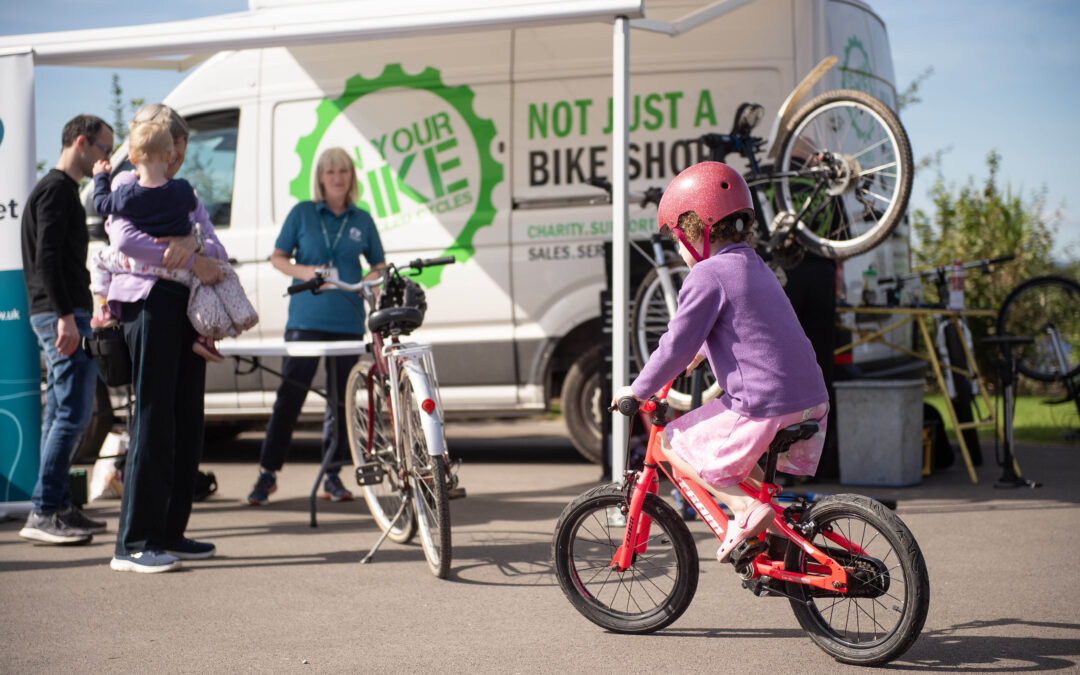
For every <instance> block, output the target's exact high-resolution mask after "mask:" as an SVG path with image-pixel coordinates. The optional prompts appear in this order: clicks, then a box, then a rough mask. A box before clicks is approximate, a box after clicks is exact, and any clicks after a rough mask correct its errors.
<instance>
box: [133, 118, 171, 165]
mask: <svg viewBox="0 0 1080 675" xmlns="http://www.w3.org/2000/svg"><path fill="white" fill-rule="evenodd" d="M128 144H129V145H128V154H129V155H130V156H131V161H132V162H135V163H139V162H144V161H146V160H148V159H160V160H162V161H168V159H169V155H170V154H171V153H172V151H173V137H172V134H170V133H169V128H168V127H167V126H165V125H164V124H162V123H161V122H159V121H157V120H150V121H147V122H135V121H132V123H131V137H130V138H129V140H128Z"/></svg>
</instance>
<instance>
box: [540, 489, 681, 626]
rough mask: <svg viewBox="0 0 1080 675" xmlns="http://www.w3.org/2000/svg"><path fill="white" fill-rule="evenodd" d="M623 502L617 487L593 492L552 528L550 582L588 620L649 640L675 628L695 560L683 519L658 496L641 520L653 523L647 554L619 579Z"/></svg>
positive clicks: (636, 558)
mask: <svg viewBox="0 0 1080 675" xmlns="http://www.w3.org/2000/svg"><path fill="white" fill-rule="evenodd" d="M625 506H626V499H625V497H624V496H623V494H622V492H621V491H620V489H619V486H618V485H613V484H608V485H600V486H597V487H595V488H593V489H591V490H589V491H588V492H586V493H585V494H583V495H581V496H580V497H578V498H577V499H575V500H574V501H573V502H571V503H570V504H569V505H567V507H566V508H565V509H563V512H562V515H560V516H559V522H558V525H557V526H556V527H555V538H554V542H553V544H552V557H553V558H554V563H555V576H556V577H557V578H558V580H559V586H560V587H561V588H562V591H563V593H565V594H566V597H567V599H569V600H570V604H572V605H573V606H574V608H575V609H577V610H578V611H579V612H581V613H582V615H584V616H585V618H586V619H588V620H589V621H592V622H593V623H595V624H596V625H598V626H601V627H603V628H606V629H607V630H612V631H616V632H619V633H651V632H653V631H656V630H660V629H661V628H663V627H664V626H667V625H669V624H670V623H671V622H672V621H675V620H676V619H678V618H679V617H680V616H682V613H683V612H684V611H686V608H687V607H689V606H690V601H691V600H692V599H693V598H694V592H695V591H696V590H697V583H698V555H697V547H696V546H695V545H694V538H693V537H692V536H691V535H690V530H688V529H687V528H686V523H684V522H683V520H682V518H681V517H679V515H678V514H677V513H676V512H675V510H674V509H672V508H671V507H670V506H668V504H667V503H665V502H664V500H662V499H660V498H659V497H657V496H656V495H652V494H650V495H646V497H645V503H644V505H643V507H642V515H645V516H648V517H649V518H651V519H652V524H651V529H650V530H649V540H648V548H647V550H646V551H645V552H643V553H638V554H636V555H635V556H634V559H633V563H632V564H631V565H630V567H629V568H628V569H626V570H625V571H623V572H617V571H615V570H614V569H612V567H611V560H612V557H613V556H614V555H615V551H616V549H618V548H619V545H620V544H622V539H623V534H624V532H625V524H621V523H623V522H624V519H623V518H620V517H619V516H621V512H620V511H621V509H623V508H624V507H625Z"/></svg>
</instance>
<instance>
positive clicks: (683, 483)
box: [553, 384, 930, 666]
mask: <svg viewBox="0 0 1080 675" xmlns="http://www.w3.org/2000/svg"><path fill="white" fill-rule="evenodd" d="M670 386H671V385H670V384H668V386H666V387H664V389H663V390H662V391H661V392H660V394H659V396H654V397H652V398H650V399H649V400H648V401H646V402H645V403H644V404H642V405H641V406H640V407H641V411H642V412H645V413H648V414H650V415H651V422H652V429H651V431H650V434H649V445H648V449H647V450H646V454H645V462H644V466H643V468H642V469H641V470H640V471H627V472H626V474H625V475H626V481H625V482H624V483H623V485H619V484H615V483H612V484H606V485H600V486H598V487H595V488H593V489H591V490H589V491H587V492H585V493H584V494H582V495H581V496H579V497H578V498H577V499H575V500H574V501H573V502H571V503H570V504H569V505H568V506H567V507H566V508H565V509H564V510H563V512H562V515H561V516H560V517H559V522H558V525H557V526H556V529H555V539H554V544H553V557H554V562H555V572H556V575H557V577H558V579H559V585H560V586H561V587H562V589H563V592H564V593H565V594H566V597H567V598H569V600H570V602H571V604H573V605H574V607H575V608H576V609H577V610H578V611H579V612H581V613H582V614H583V615H584V616H585V617H586V618H587V619H589V620H590V621H592V622H593V623H596V624H598V625H600V626H602V627H604V628H606V629H608V630H612V631H616V632H620V633H651V632H653V631H656V630H659V629H661V628H663V627H665V626H667V625H669V624H671V623H672V622H673V621H675V620H676V619H678V618H679V616H681V615H682V613H683V612H684V611H685V610H686V608H687V607H688V606H689V605H690V601H691V600H692V599H693V597H694V592H695V591H696V590H697V583H698V554H697V546H696V545H695V542H694V538H693V536H692V535H691V534H690V530H689V529H687V526H686V523H685V522H683V519H682V517H681V516H680V515H679V514H678V513H677V512H676V511H675V509H674V508H672V507H671V506H670V505H669V504H668V503H667V502H665V501H664V500H663V499H662V498H661V497H660V496H659V495H658V489H659V472H663V473H664V475H666V476H667V477H668V478H669V479H670V480H671V481H672V482H673V483H674V484H675V486H676V488H677V489H678V490H679V492H680V493H682V495H683V497H684V498H685V499H686V500H687V501H688V502H689V503H690V504H692V505H693V507H694V508H695V509H696V510H697V512H698V513H699V514H700V515H701V516H702V520H703V521H704V522H705V523H706V524H707V525H708V527H709V529H711V530H712V532H713V534H715V535H716V537H717V539H719V540H720V541H723V539H724V532H725V530H726V529H727V524H728V517H727V515H726V514H725V513H724V511H723V510H722V509H721V508H720V506H719V505H717V503H716V502H715V501H714V500H713V498H712V496H711V495H710V494H709V493H708V492H707V491H706V490H705V489H704V488H703V487H701V486H700V485H698V484H697V483H695V482H693V481H692V480H690V479H689V478H687V477H686V476H684V475H682V474H681V473H679V471H678V470H676V469H675V468H674V467H670V466H665V465H663V464H661V462H667V458H666V457H665V456H664V453H663V449H662V447H661V444H660V431H661V430H662V429H663V427H664V425H665V424H666V422H667V420H666V416H667V411H668V407H667V402H666V400H665V399H666V396H667V392H668V389H669V388H670ZM618 408H619V412H621V413H623V414H624V415H628V416H630V415H634V414H636V413H637V412H638V402H637V400H635V399H633V398H625V399H621V400H620V401H619V405H618ZM817 430H818V425H817V422H814V421H807V422H802V423H800V424H796V425H793V426H790V427H787V428H785V429H781V430H780V431H779V432H778V433H777V434H776V437H775V438H774V439H773V442H772V444H771V445H770V447H769V452H768V454H767V455H766V465H765V474H764V477H763V480H762V484H761V486H760V488H758V487H754V486H753V485H751V484H750V483H746V482H744V483H740V487H741V488H742V489H743V490H744V491H745V492H746V493H747V494H748V495H751V496H754V497H757V498H758V500H760V501H761V502H762V503H771V504H772V506H773V508H774V509H775V510H776V514H777V517H776V519H775V520H774V521H773V523H774V524H773V526H772V528H771V529H775V530H778V531H779V532H780V534H779V535H776V534H771V533H763V534H762V535H761V536H760V537H757V538H751V539H748V540H746V541H744V542H742V543H741V544H739V546H738V547H736V549H735V551H734V552H733V553H732V554H731V559H730V560H731V564H732V565H733V566H734V568H735V571H736V573H737V574H738V575H739V576H740V577H741V578H742V580H743V586H744V587H746V588H748V589H749V590H751V591H752V592H753V593H754V594H755V595H757V596H782V597H786V598H788V600H789V601H790V603H791V608H792V610H793V611H794V612H795V616H796V618H797V619H798V621H799V624H800V625H801V626H802V627H803V629H805V630H806V632H807V633H808V634H809V635H810V638H811V639H812V640H813V641H814V642H815V643H816V644H817V645H818V646H819V647H821V648H822V649H823V650H825V652H827V653H828V654H830V655H832V656H833V657H834V658H836V659H837V660H838V661H841V662H844V663H851V664H857V665H867V666H870V665H878V664H882V663H886V662H888V661H891V660H893V659H895V658H897V657H898V656H900V655H901V654H903V653H904V652H905V651H906V650H907V649H908V648H909V647H910V646H911V645H912V643H914V642H915V639H916V638H918V636H919V633H920V632H921V631H922V627H923V623H924V622H925V621H926V613H927V609H928V608H929V605H930V579H929V577H928V575H927V572H926V563H925V561H924V560H923V556H922V551H920V550H919V545H918V543H917V542H916V541H915V538H914V537H913V536H912V534H911V531H910V530H908V528H907V526H906V525H904V523H903V522H902V521H901V520H900V519H899V518H898V517H897V516H896V515H895V514H893V513H892V512H890V511H889V510H888V509H886V508H885V507H884V506H882V505H881V504H880V503H878V502H876V501H874V500H873V499H870V498H869V497H864V496H861V495H854V494H842V495H833V496H829V497H825V498H823V499H821V500H819V501H810V500H807V499H797V500H796V501H795V502H793V503H791V505H789V506H787V508H784V507H782V506H780V505H779V504H777V503H776V500H775V497H776V495H777V494H778V493H779V491H780V488H779V487H778V486H777V485H775V484H774V483H773V480H774V478H775V473H776V461H777V458H778V457H779V455H780V454H781V453H783V452H786V451H787V450H788V448H789V447H790V446H791V445H792V444H793V443H794V442H796V441H798V440H802V439H806V438H809V437H810V436H812V435H813V434H814V433H816V432H817Z"/></svg>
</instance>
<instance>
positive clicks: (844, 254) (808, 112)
mask: <svg viewBox="0 0 1080 675" xmlns="http://www.w3.org/2000/svg"><path fill="white" fill-rule="evenodd" d="M843 102H848V103H851V104H854V105H861V106H866V107H867V108H869V109H870V110H871V111H872V112H873V113H874V114H876V115H878V116H879V117H880V118H881V121H882V123H883V124H884V125H885V127H886V128H887V129H888V131H890V132H891V133H892V135H893V137H894V139H895V146H896V161H897V162H898V164H899V170H900V178H899V180H898V190H897V193H896V197H895V199H893V201H892V203H891V204H890V206H889V208H888V211H887V215H886V216H885V217H884V218H883V219H882V220H881V222H879V223H877V225H875V226H874V227H872V228H871V229H869V230H868V231H867V232H865V233H863V234H861V235H859V236H858V237H856V238H855V239H853V240H833V239H828V238H824V237H820V236H818V235H816V234H814V233H813V232H811V231H809V229H808V228H807V227H806V225H805V224H804V223H799V225H798V226H797V227H796V228H795V236H796V237H797V238H798V240H799V243H800V244H802V246H803V247H804V248H805V249H806V250H807V251H809V252H811V253H813V254H815V255H819V256H821V257H823V258H832V259H836V260H842V259H845V258H850V257H851V256H855V255H859V254H860V253H865V252H867V251H869V250H870V249H872V248H874V247H876V246H877V245H879V244H880V243H881V242H883V241H884V240H885V238H886V237H888V236H889V234H890V233H891V232H892V231H893V230H894V229H896V226H897V225H899V224H900V221H901V220H902V219H903V217H904V214H905V212H906V211H907V204H908V200H909V199H910V198H911V187H912V177H913V174H914V160H913V159H912V155H911V143H910V141H909V140H908V136H907V132H906V131H905V130H904V125H903V124H902V123H901V122H900V118H899V117H897V116H896V113H894V112H893V111H892V110H891V109H890V108H889V107H888V106H887V105H885V104H884V103H883V102H882V101H881V100H879V99H877V98H875V97H873V96H871V95H870V94H866V93H864V92H861V91H856V90H853V89H837V90H835V91H827V92H825V93H823V94H821V95H819V96H816V97H815V98H813V99H811V100H810V101H809V102H808V103H806V105H804V106H803V107H802V108H800V109H799V112H798V113H796V115H795V117H794V118H793V119H792V122H791V123H790V124H789V125H788V127H787V129H786V130H785V132H784V136H783V138H782V139H781V140H780V148H781V151H780V156H779V159H778V160H777V162H778V164H779V167H778V168H779V170H780V171H788V170H791V169H792V168H793V167H788V166H784V158H786V157H788V154H789V152H788V151H789V150H790V148H789V146H790V145H791V144H792V143H793V141H794V139H795V138H796V137H797V132H798V131H799V130H800V128H801V127H802V126H803V125H804V124H806V123H807V121H808V120H809V118H810V117H811V116H812V115H814V114H815V113H817V112H819V111H820V110H821V109H822V108H824V107H826V106H830V105H832V104H834V103H843ZM780 182H781V184H785V183H786V179H781V181H780ZM786 193H790V190H786V191H785V190H778V191H777V194H778V197H779V200H778V201H779V204H780V207H781V208H782V209H783V210H785V211H790V212H792V213H796V212H798V210H799V207H798V206H797V205H795V204H793V203H791V201H789V199H788V197H787V196H785V194H786Z"/></svg>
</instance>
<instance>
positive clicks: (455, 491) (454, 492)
mask: <svg viewBox="0 0 1080 675" xmlns="http://www.w3.org/2000/svg"><path fill="white" fill-rule="evenodd" d="M446 497H447V498H448V499H465V488H463V487H456V488H452V489H451V490H449V491H448V492H447V494H446Z"/></svg>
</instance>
